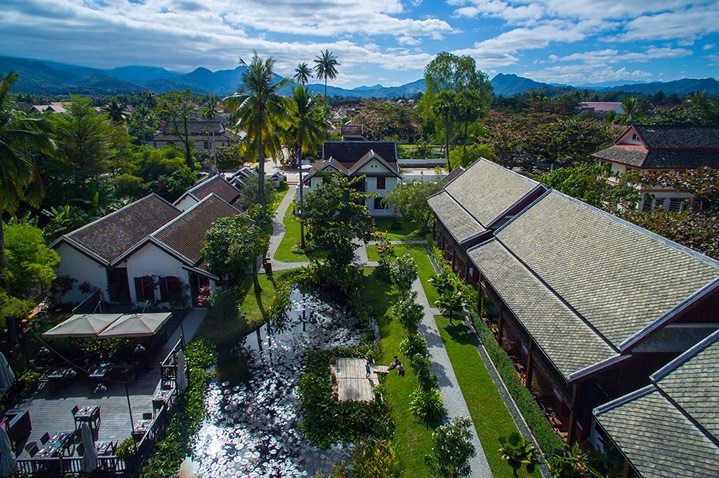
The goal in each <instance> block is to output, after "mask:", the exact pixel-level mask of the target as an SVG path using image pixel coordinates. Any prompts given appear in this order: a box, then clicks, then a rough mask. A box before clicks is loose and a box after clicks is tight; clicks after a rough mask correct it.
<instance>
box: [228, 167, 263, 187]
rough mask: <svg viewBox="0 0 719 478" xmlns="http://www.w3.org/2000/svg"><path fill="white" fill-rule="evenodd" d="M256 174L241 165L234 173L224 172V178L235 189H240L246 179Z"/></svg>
mask: <svg viewBox="0 0 719 478" xmlns="http://www.w3.org/2000/svg"><path fill="white" fill-rule="evenodd" d="M256 176H257V173H256V172H255V171H254V170H252V169H250V168H248V167H246V166H243V167H241V168H240V169H238V170H237V171H235V172H234V173H225V178H226V179H227V181H229V183H230V184H232V185H233V186H234V187H236V188H237V189H242V188H243V186H244V185H245V182H247V180H248V179H250V178H251V177H256Z"/></svg>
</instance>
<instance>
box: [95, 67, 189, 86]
mask: <svg viewBox="0 0 719 478" xmlns="http://www.w3.org/2000/svg"><path fill="white" fill-rule="evenodd" d="M105 74H107V76H111V77H113V78H117V79H120V80H125V81H129V82H130V83H142V82H143V81H152V80H166V79H168V78H173V77H175V76H178V75H179V73H176V72H174V71H168V70H166V69H164V68H157V67H155V66H121V67H119V68H113V69H111V70H105Z"/></svg>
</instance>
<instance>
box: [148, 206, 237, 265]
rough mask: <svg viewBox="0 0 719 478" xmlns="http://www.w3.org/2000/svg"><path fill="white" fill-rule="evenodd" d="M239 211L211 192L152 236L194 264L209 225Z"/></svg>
mask: <svg viewBox="0 0 719 478" xmlns="http://www.w3.org/2000/svg"><path fill="white" fill-rule="evenodd" d="M239 212H240V211H239V210H237V209H235V208H234V207H232V206H230V205H229V204H227V203H226V202H225V201H223V200H222V199H220V198H219V197H217V196H215V195H214V194H211V195H210V196H207V197H206V198H205V199H203V200H202V201H200V202H199V203H197V204H196V205H195V206H193V207H192V208H190V209H188V210H187V211H185V212H184V213H182V215H181V216H179V217H177V218H176V219H175V220H174V221H172V222H170V223H169V224H167V225H166V226H165V227H163V228H162V229H160V230H158V231H157V232H155V233H154V234H152V236H153V237H155V238H156V239H157V240H159V241H160V242H162V243H163V244H165V245H166V246H168V247H169V248H170V249H172V250H174V251H176V252H178V253H180V254H181V255H182V256H184V257H186V258H187V259H189V260H190V262H191V263H192V265H195V264H197V263H199V262H200V260H201V257H200V252H201V251H202V248H203V247H204V241H205V233H206V232H207V230H208V229H209V228H210V225H212V223H213V222H214V221H216V220H217V219H219V218H221V217H228V216H233V215H235V214H238V213H239Z"/></svg>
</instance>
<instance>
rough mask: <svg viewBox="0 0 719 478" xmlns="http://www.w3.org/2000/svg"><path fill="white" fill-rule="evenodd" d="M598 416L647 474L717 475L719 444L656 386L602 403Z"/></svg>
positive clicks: (694, 477) (660, 477)
mask: <svg viewBox="0 0 719 478" xmlns="http://www.w3.org/2000/svg"><path fill="white" fill-rule="evenodd" d="M713 378H714V379H715V378H716V377H713ZM714 404H715V405H716V402H714ZM594 414H595V416H596V418H597V421H598V422H599V424H600V425H601V426H602V428H604V430H606V432H607V433H608V434H609V435H610V436H611V438H612V440H613V441H614V443H616V445H617V446H618V447H619V449H620V450H621V451H622V453H623V454H624V455H625V456H626V457H627V459H628V460H629V461H630V462H631V463H632V465H633V466H634V468H635V469H636V470H637V471H638V472H639V473H640V474H641V476H643V477H645V478H666V477H669V476H671V477H676V478H705V477H708V476H716V475H717V470H719V449H718V448H717V446H716V445H715V444H714V443H712V441H711V440H709V439H708V438H707V437H706V436H705V435H704V434H703V433H702V432H701V430H699V429H698V428H697V427H696V426H695V425H694V424H693V423H692V422H691V421H690V420H689V419H687V417H686V416H684V414H683V413H682V412H681V411H679V410H678V409H677V408H675V407H674V406H673V405H672V404H671V402H669V401H668V400H667V399H666V398H665V397H664V396H662V395H661V393H660V392H659V390H657V389H656V388H655V387H654V386H649V387H647V388H645V389H642V391H641V393H635V394H632V395H630V396H627V397H623V398H621V399H619V400H615V401H614V402H610V403H609V404H607V405H605V406H603V407H599V408H598V409H595V411H594Z"/></svg>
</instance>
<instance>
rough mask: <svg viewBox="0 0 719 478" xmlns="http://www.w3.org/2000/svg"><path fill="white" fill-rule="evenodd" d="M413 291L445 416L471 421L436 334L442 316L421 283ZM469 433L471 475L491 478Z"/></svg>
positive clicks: (476, 440) (479, 446)
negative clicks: (421, 312)
mask: <svg viewBox="0 0 719 478" xmlns="http://www.w3.org/2000/svg"><path fill="white" fill-rule="evenodd" d="M412 290H413V291H416V292H417V303H418V304H420V305H422V306H423V307H424V319H422V323H421V324H420V325H419V327H418V329H419V332H420V333H421V334H422V335H424V336H425V337H426V338H427V345H428V346H429V355H430V358H431V360H432V371H433V372H434V373H436V374H437V380H438V381H439V391H440V393H441V394H442V400H443V401H444V406H445V408H446V410H447V417H448V418H454V417H457V416H463V417H467V418H469V419H470V420H471V419H472V416H471V415H470V414H469V408H467V403H466V402H465V401H464V395H462V390H461V389H460V388H459V382H458V381H457V377H456V376H455V375H454V369H453V368H452V362H450V360H449V356H448V355H447V349H445V348H444V342H442V336H441V335H440V334H439V328H438V327H437V322H435V320H434V316H435V315H441V313H440V311H439V309H437V308H436V307H430V305H429V301H428V300H427V296H426V295H425V293H424V289H423V288H422V282H421V281H420V280H419V279H417V280H415V281H414V283H413V284H412ZM471 431H472V444H473V445H474V448H475V450H476V451H477V455H476V456H475V457H474V458H472V460H471V461H470V466H471V467H472V474H471V476H472V477H473V478H485V477H491V476H492V470H491V469H490V468H489V463H488V462H487V458H486V457H485V456H484V449H483V448H482V443H480V441H479V437H478V436H477V431H476V430H475V429H474V426H473V427H472V430H471Z"/></svg>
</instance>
